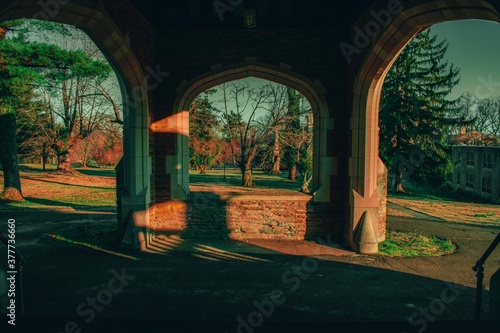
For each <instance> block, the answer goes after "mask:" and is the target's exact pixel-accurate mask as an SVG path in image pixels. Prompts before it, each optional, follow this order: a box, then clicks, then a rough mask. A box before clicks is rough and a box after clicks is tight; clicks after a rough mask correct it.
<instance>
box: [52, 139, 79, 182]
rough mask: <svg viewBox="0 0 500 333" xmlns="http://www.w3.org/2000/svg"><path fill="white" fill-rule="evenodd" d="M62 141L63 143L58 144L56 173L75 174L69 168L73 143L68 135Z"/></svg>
mask: <svg viewBox="0 0 500 333" xmlns="http://www.w3.org/2000/svg"><path fill="white" fill-rule="evenodd" d="M63 140H64V141H60V142H58V147H57V170H56V172H57V173H70V174H75V173H76V172H75V170H73V168H72V167H71V162H70V160H69V154H70V149H71V148H72V146H73V144H74V142H73V140H72V138H71V137H70V136H69V135H68V137H66V138H64V139H63Z"/></svg>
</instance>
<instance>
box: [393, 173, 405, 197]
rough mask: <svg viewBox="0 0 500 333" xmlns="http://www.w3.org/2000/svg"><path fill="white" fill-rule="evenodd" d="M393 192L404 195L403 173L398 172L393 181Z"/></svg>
mask: <svg viewBox="0 0 500 333" xmlns="http://www.w3.org/2000/svg"><path fill="white" fill-rule="evenodd" d="M394 191H396V192H399V193H406V192H405V190H404V188H403V172H398V173H397V174H396V177H395V180H394Z"/></svg>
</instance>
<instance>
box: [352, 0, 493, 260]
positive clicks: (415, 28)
mask: <svg viewBox="0 0 500 333" xmlns="http://www.w3.org/2000/svg"><path fill="white" fill-rule="evenodd" d="M380 3H382V2H380ZM366 17H368V15H366ZM366 17H365V18H364V20H363V21H362V22H358V24H357V26H365V25H366V24H364V23H366V22H365V21H366V20H367V18H366ZM463 19H482V20H489V21H495V22H500V16H499V14H498V12H497V10H496V9H495V8H494V7H493V6H492V5H491V4H490V3H489V2H488V1H472V0H464V1H458V0H451V1H426V2H420V3H419V4H416V5H414V6H412V7H410V8H405V9H403V10H402V11H401V12H400V13H399V14H397V15H396V16H395V17H393V18H392V20H391V23H390V24H389V25H388V26H387V27H386V28H385V29H384V31H383V32H382V34H381V35H380V36H378V37H377V38H378V39H377V40H376V41H375V42H374V43H372V46H371V48H370V49H369V50H367V52H366V54H365V55H364V59H363V61H362V63H361V65H360V68H359V70H357V74H356V77H355V81H354V83H353V96H354V98H353V101H352V115H351V135H352V147H351V161H350V164H351V175H350V188H351V191H352V194H351V199H350V207H351V211H350V214H351V216H350V226H349V229H348V232H347V240H348V242H349V244H350V246H351V247H352V248H354V249H358V250H359V249H360V239H359V238H358V237H360V235H368V236H366V237H367V238H371V240H372V243H373V241H374V238H376V239H377V240H378V241H380V240H382V239H383V234H382V233H383V232H385V226H384V228H378V227H379V225H378V224H377V221H378V217H377V216H378V214H379V200H380V198H379V195H378V193H377V176H378V169H379V167H380V164H381V163H382V162H381V161H380V160H379V156H378V155H379V139H378V113H379V104H380V95H381V91H382V86H383V82H384V79H385V76H386V74H387V72H388V70H389V69H390V68H391V65H392V64H393V62H394V61H395V60H396V59H397V56H398V54H399V53H400V52H401V51H402V50H403V48H404V47H405V45H406V44H407V43H408V42H409V41H410V40H411V39H412V38H413V37H414V36H415V35H416V34H417V33H418V32H419V31H421V30H422V29H425V28H428V27H430V26H431V25H433V24H437V23H442V22H446V21H455V20H463ZM354 166H357V167H354ZM382 229H383V230H382ZM369 235H372V236H369ZM373 235H374V237H373ZM374 245H375V244H371V245H370V246H368V247H367V248H369V250H368V252H371V251H372V250H373V249H374ZM375 246H376V245H375ZM360 251H361V252H363V251H364V250H363V249H361V250H360Z"/></svg>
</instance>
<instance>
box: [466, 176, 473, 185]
mask: <svg viewBox="0 0 500 333" xmlns="http://www.w3.org/2000/svg"><path fill="white" fill-rule="evenodd" d="M465 186H466V187H470V188H474V175H470V174H466V175H465Z"/></svg>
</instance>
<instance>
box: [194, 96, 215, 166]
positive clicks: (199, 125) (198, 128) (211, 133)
mask: <svg viewBox="0 0 500 333" xmlns="http://www.w3.org/2000/svg"><path fill="white" fill-rule="evenodd" d="M215 92H216V90H207V91H205V93H204V94H203V95H201V96H198V97H197V98H196V99H195V100H194V102H193V103H192V104H191V108H190V110H189V132H190V133H189V134H190V135H189V136H190V137H189V157H190V161H191V163H192V164H194V165H195V167H196V169H197V170H199V171H200V173H202V174H203V173H206V171H207V169H208V168H210V167H211V166H212V165H213V164H214V162H215V161H216V159H217V157H219V153H220V151H221V145H222V140H221V138H220V125H219V122H218V120H217V115H216V111H217V110H216V108H215V107H214V106H213V105H212V102H211V101H210V100H209V98H210V96H211V95H213V94H214V93H215Z"/></svg>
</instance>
